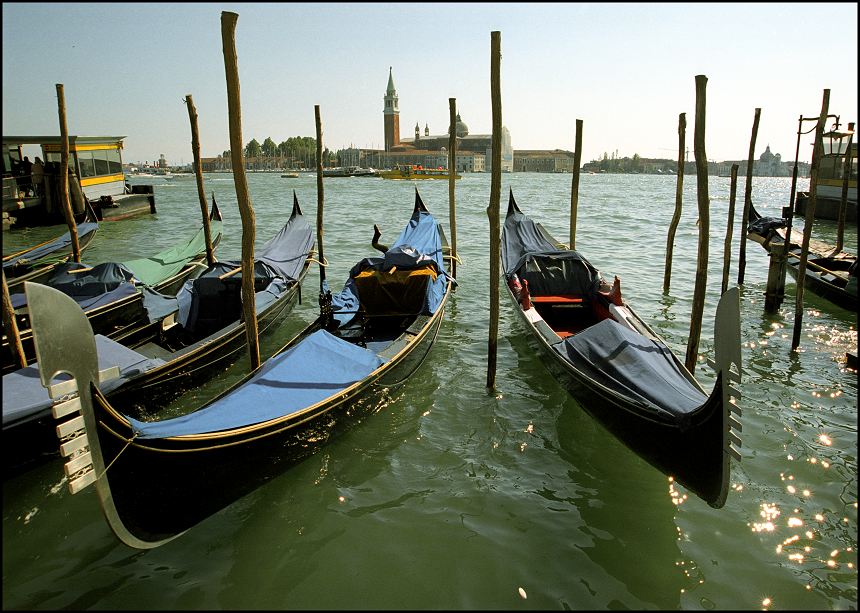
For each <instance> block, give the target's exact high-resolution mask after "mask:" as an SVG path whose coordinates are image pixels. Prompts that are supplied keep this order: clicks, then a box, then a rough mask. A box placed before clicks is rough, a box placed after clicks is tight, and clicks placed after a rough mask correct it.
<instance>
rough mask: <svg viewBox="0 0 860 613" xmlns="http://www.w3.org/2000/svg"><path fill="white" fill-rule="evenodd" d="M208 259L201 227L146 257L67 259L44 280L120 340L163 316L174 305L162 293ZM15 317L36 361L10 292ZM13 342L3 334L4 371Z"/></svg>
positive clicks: (214, 220) (213, 215)
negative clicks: (92, 261) (87, 261)
mask: <svg viewBox="0 0 860 613" xmlns="http://www.w3.org/2000/svg"><path fill="white" fill-rule="evenodd" d="M209 219H210V229H211V239H212V248H213V250H214V249H215V248H216V247H217V245H218V243H219V242H220V240H221V232H222V219H221V211H220V210H219V209H218V205H217V204H216V202H215V199H214V197H213V199H212V209H211V211H210V217H209ZM205 258H206V241H205V237H204V230H203V228H202V227H201V228H200V229H199V230H197V232H196V233H195V234H194V235H192V236H191V237H190V239H188V240H187V241H183V242H180V243H178V244H177V245H175V246H173V247H171V248H169V249H165V250H164V251H161V252H160V253H158V254H156V255H154V256H151V257H145V258H137V259H133V260H126V261H125V262H122V263H118V262H104V263H101V264H97V265H95V266H92V267H90V266H88V265H87V264H83V263H79V262H69V263H66V264H62V265H60V266H58V267H57V269H56V270H55V271H54V272H53V274H52V275H51V276H50V277H49V278H48V279H46V280H44V281H42V283H43V284H45V285H49V286H51V287H54V288H57V289H60V290H61V291H63V292H66V293H67V294H69V295H70V296H73V297H74V298H75V300H76V301H77V303H78V305H79V308H81V309H82V310H83V311H84V312H85V313H86V314H87V317H88V318H89V319H90V324H91V325H92V328H93V330H94V331H95V332H96V334H104V335H105V336H108V337H110V338H114V339H119V338H122V337H123V336H128V335H131V334H134V333H136V332H137V331H139V330H141V329H143V328H146V327H147V326H149V325H150V324H151V323H153V322H155V321H158V320H160V319H162V318H163V317H164V316H165V315H167V314H168V313H169V312H170V310H171V308H172V304H171V302H170V300H169V299H168V300H166V299H165V296H172V295H175V294H176V292H178V291H179V289H180V288H181V287H182V284H183V283H185V281H186V280H187V279H189V278H191V277H192V276H195V275H196V274H199V273H200V271H201V267H205V265H204V264H202V262H203V261H204V260H205ZM11 299H12V306H13V308H14V309H15V318H16V321H17V324H18V330H19V334H20V338H21V345H22V347H23V349H24V356H25V358H26V361H27V363H28V364H31V363H32V362H33V361H35V359H36V354H35V351H34V348H33V332H32V330H31V328H30V315H29V309H28V306H27V299H26V296H25V295H24V293H15V294H12V296H11ZM19 367H20V366H19V365H18V364H17V361H16V359H15V355H14V353H13V350H12V346H11V345H10V343H9V339H8V338H6V335H5V334H4V336H3V374H4V375H5V374H7V373H9V372H12V371H14V370H17V368H19Z"/></svg>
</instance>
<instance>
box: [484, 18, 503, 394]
mask: <svg viewBox="0 0 860 613" xmlns="http://www.w3.org/2000/svg"><path fill="white" fill-rule="evenodd" d="M501 62H502V33H501V32H490V99H491V104H492V108H493V139H492V149H491V153H490V155H491V157H492V160H491V163H492V169H491V173H490V204H489V206H488V207H487V216H488V217H489V218H490V338H489V343H488V348H487V349H488V351H487V354H488V355H487V388H488V389H490V390H492V389H495V387H496V360H497V353H498V342H497V341H498V335H499V274H500V273H499V269H500V268H501V264H500V258H501V246H500V243H501V224H500V221H499V215H500V212H499V203H500V202H501V192H502V88H501V75H500V73H501V71H500V67H501Z"/></svg>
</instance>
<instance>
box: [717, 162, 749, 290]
mask: <svg viewBox="0 0 860 613" xmlns="http://www.w3.org/2000/svg"><path fill="white" fill-rule="evenodd" d="M737 191H738V165H737V164H732V178H731V187H730V188H729V215H728V217H729V220H728V224H727V226H726V242H725V245H724V247H723V283H722V285H721V286H720V296H722V295H723V294H725V293H726V290H727V289H728V288H729V268H731V265H732V231H733V230H734V225H735V196H736V195H737ZM741 240H742V241H744V240H746V232H743V231H742V232H741Z"/></svg>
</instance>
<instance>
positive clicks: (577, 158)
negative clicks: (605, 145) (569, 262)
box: [570, 119, 582, 249]
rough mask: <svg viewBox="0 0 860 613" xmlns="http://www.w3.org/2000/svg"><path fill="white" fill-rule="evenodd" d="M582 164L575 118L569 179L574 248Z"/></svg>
mask: <svg viewBox="0 0 860 613" xmlns="http://www.w3.org/2000/svg"><path fill="white" fill-rule="evenodd" d="M581 164H582V120H581V119H577V120H576V149H574V151H573V176H572V177H571V179H570V248H571V249H576V212H577V209H578V208H579V167H580V165H581Z"/></svg>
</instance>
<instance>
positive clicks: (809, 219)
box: [791, 89, 830, 351]
mask: <svg viewBox="0 0 860 613" xmlns="http://www.w3.org/2000/svg"><path fill="white" fill-rule="evenodd" d="M829 108H830V90H829V89H825V90H824V96H823V98H822V101H821V114H820V115H819V116H818V124H816V126H815V145H814V147H813V150H812V168H811V169H810V171H809V200H808V201H807V202H806V218H805V220H804V222H803V243H802V244H801V246H800V263H799V264H798V267H797V295H796V297H795V303H794V331H793V334H792V337H791V350H792V351H794V350H795V349H797V347H798V346H799V345H800V329H801V328H802V327H803V288H804V286H805V285H806V283H805V282H804V279H805V278H806V259H807V256H808V255H809V239H810V237H811V236H812V224H813V222H814V221H815V205H816V204H817V200H818V199H817V198H816V196H815V192H816V191H817V190H816V189H815V188H816V186H817V185H818V169H819V168H820V167H821V156H822V154H823V153H824V151H823V148H824V145H823V142H822V134H824V124H825V123H827V111H828V109H829Z"/></svg>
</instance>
